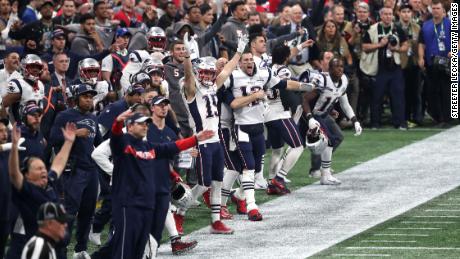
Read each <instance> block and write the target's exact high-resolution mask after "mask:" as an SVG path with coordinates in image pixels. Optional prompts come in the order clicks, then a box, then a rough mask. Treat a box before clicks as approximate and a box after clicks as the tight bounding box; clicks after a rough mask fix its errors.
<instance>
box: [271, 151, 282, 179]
mask: <svg viewBox="0 0 460 259" xmlns="http://www.w3.org/2000/svg"><path fill="white" fill-rule="evenodd" d="M282 155H283V148H282V147H281V148H277V149H272V158H271V159H270V170H269V173H268V178H269V179H272V178H273V177H275V175H276V173H277V172H278V171H277V168H278V164H280V162H281V157H282Z"/></svg>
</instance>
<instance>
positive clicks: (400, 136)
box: [69, 128, 460, 256]
mask: <svg viewBox="0 0 460 259" xmlns="http://www.w3.org/2000/svg"><path fill="white" fill-rule="evenodd" d="M438 132H441V129H433V128H415V129H411V130H409V131H400V130H396V129H392V128H384V129H380V130H370V129H364V132H363V134H362V135H361V136H359V137H355V136H353V132H352V131H345V140H344V142H343V143H342V145H341V146H340V147H339V149H338V150H337V152H335V153H334V156H333V160H332V167H333V169H334V170H335V172H337V173H340V171H343V170H345V169H347V168H350V167H352V166H354V165H356V164H359V163H362V162H365V161H368V160H370V159H373V158H375V157H378V156H380V155H383V154H385V153H388V152H390V151H392V150H395V149H398V148H400V147H403V146H405V145H409V144H411V143H413V142H416V141H419V140H421V139H424V138H426V137H429V136H431V135H433V134H436V133H438ZM269 160H270V150H267V155H266V157H265V164H266V166H265V173H264V175H265V177H267V176H268V165H269ZM309 168H310V153H309V152H308V151H305V152H304V153H303V154H302V157H301V159H300V160H299V161H298V163H297V164H296V166H295V167H294V169H293V170H292V171H291V172H290V173H289V175H288V178H289V179H290V180H291V181H292V183H290V185H289V187H290V189H291V190H295V189H298V188H300V187H302V186H305V185H308V184H311V183H313V182H315V181H317V179H312V178H309V177H308V170H309ZM339 178H340V176H339ZM274 198H276V196H268V195H266V194H265V192H263V191H256V200H257V203H258V204H261V203H264V202H267V201H269V200H272V199H274ZM229 210H230V212H232V213H236V211H235V207H234V206H233V205H232V204H231V202H229ZM262 213H264V212H263V211H262ZM266 213H269V212H266ZM459 214H460V213H459ZM209 224H210V210H209V209H208V208H207V207H205V206H204V205H201V206H200V207H198V208H194V209H191V210H189V212H188V213H187V215H186V218H185V223H184V231H185V234H188V233H190V232H192V231H194V230H197V229H200V228H202V227H205V226H207V225H209ZM105 237H106V231H104V233H103V235H102V240H103V241H104V240H105ZM167 240H168V235H167V233H164V234H163V241H167ZM74 244H75V243H74V242H72V244H71V246H70V247H69V251H72V250H73V246H74ZM95 249H96V247H95V246H94V245H92V244H91V243H89V249H88V250H89V251H88V252H90V253H92V252H93V251H94V250H95ZM459 252H460V251H459ZM69 256H71V253H70V252H69Z"/></svg>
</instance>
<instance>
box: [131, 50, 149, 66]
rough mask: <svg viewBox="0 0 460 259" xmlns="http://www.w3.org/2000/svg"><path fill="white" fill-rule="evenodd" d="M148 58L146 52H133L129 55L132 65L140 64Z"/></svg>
mask: <svg viewBox="0 0 460 259" xmlns="http://www.w3.org/2000/svg"><path fill="white" fill-rule="evenodd" d="M148 58H150V54H149V53H148V52H147V51H146V50H135V51H133V52H131V53H129V61H131V62H134V63H142V62H144V60H146V59H148Z"/></svg>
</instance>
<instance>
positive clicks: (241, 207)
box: [231, 194, 248, 214]
mask: <svg viewBox="0 0 460 259" xmlns="http://www.w3.org/2000/svg"><path fill="white" fill-rule="evenodd" d="M231 198H232V202H233V203H235V204H236V212H237V213H238V214H247V213H248V210H247V208H246V200H240V199H238V198H236V196H235V195H234V194H232V195H231Z"/></svg>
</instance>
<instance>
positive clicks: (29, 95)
mask: <svg viewBox="0 0 460 259" xmlns="http://www.w3.org/2000/svg"><path fill="white" fill-rule="evenodd" d="M6 91H7V93H8V94H21V99H20V100H19V104H20V105H21V106H24V105H25V104H26V103H28V102H31V101H34V102H35V103H36V104H37V105H38V106H40V107H41V108H44V107H43V98H44V97H45V86H44V85H43V83H42V82H41V81H40V80H38V81H37V82H36V83H35V84H34V85H33V86H32V85H30V84H29V83H28V82H26V81H25V80H24V79H23V78H17V79H12V80H10V81H9V82H8V88H7V90H6Z"/></svg>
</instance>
